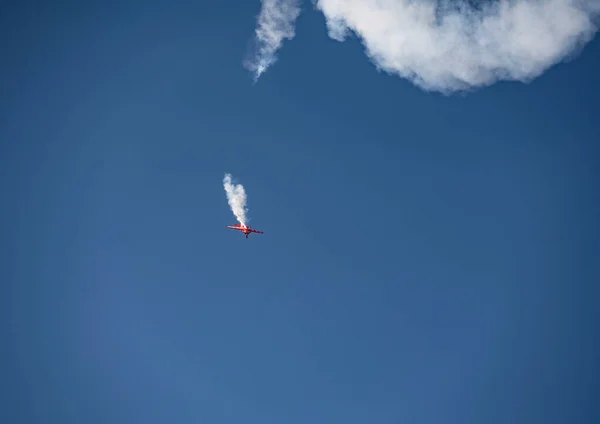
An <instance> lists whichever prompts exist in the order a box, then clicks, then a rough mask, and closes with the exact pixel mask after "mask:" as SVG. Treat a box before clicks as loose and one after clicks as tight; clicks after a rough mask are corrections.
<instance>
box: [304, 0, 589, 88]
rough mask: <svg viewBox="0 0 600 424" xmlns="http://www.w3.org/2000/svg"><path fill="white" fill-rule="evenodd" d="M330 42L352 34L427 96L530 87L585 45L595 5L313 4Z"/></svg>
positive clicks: (537, 0) (367, 0) (530, 0)
mask: <svg viewBox="0 0 600 424" xmlns="http://www.w3.org/2000/svg"><path fill="white" fill-rule="evenodd" d="M316 5H317V8H318V9H320V10H321V11H322V12H323V13H324V15H325V17H326V19H327V26H328V29H329V35H330V37H332V38H334V39H336V40H338V41H343V39H344V38H345V37H346V36H347V35H348V32H349V31H353V32H355V33H356V34H357V35H358V36H359V37H360V38H361V40H362V42H363V44H364V45H365V47H366V51H367V54H368V55H369V57H370V58H371V60H372V61H373V62H374V63H375V65H376V66H377V67H378V68H380V69H382V70H384V71H386V72H389V73H393V74H397V75H399V76H401V77H404V78H407V79H409V80H410V81H412V82H413V83H415V84H417V85H418V86H420V87H422V88H423V89H426V90H434V91H441V92H447V93H449V92H452V91H456V90H463V89H468V88H473V87H483V86H487V85H490V84H493V83H494V82H496V81H498V80H500V79H504V80H518V81H524V82H525V81H529V80H531V79H533V78H535V77H537V76H539V75H540V74H542V73H543V72H544V71H545V70H547V69H548V68H549V67H550V66H552V65H554V64H556V63H557V62H559V61H561V60H563V59H564V58H565V57H567V56H568V55H569V54H570V53H572V52H574V51H576V50H577V49H578V48H579V47H580V46H582V45H584V44H585V43H586V42H588V41H590V40H591V39H592V38H593V37H594V35H595V33H596V32H597V31H598V26H597V22H596V23H594V21H593V19H594V18H597V17H598V15H597V12H598V10H599V7H598V6H600V0H593V1H592V0H579V1H576V0H513V1H509V0H500V1H496V2H494V3H488V5H487V6H483V7H482V8H480V10H475V9H474V8H473V7H471V6H468V5H467V4H466V3H464V2H454V4H452V3H449V2H448V1H446V2H445V3H441V2H439V1H435V0H432V1H427V0H421V1H418V0H412V1H411V0H318V1H317V3H316Z"/></svg>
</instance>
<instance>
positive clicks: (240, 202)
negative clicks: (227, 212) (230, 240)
mask: <svg viewBox="0 0 600 424" xmlns="http://www.w3.org/2000/svg"><path fill="white" fill-rule="evenodd" d="M223 187H224V188H225V194H226V195H227V202H228V203H229V207H231V211H232V212H233V214H234V215H235V217H236V218H237V220H238V222H239V223H240V224H242V225H246V221H247V219H246V212H247V209H246V199H247V196H246V190H244V186H243V185H241V184H232V183H231V174H225V178H223Z"/></svg>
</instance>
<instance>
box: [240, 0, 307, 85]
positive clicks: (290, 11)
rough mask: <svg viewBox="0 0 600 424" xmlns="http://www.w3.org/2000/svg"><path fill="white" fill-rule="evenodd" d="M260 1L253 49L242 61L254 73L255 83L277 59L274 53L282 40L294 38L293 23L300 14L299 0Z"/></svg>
mask: <svg viewBox="0 0 600 424" xmlns="http://www.w3.org/2000/svg"><path fill="white" fill-rule="evenodd" d="M261 3H262V7H261V10H260V14H259V15H258V27H257V28H256V32H255V51H254V52H252V56H251V57H250V58H249V59H248V60H246V61H245V63H244V66H245V67H246V69H248V70H249V71H251V72H253V73H254V82H255V83H256V81H258V78H260V76H261V75H262V74H263V72H265V71H266V70H267V69H268V68H269V67H270V66H271V65H272V64H273V63H275V61H276V60H277V57H276V56H275V54H276V53H277V51H278V50H279V49H280V48H281V45H282V43H283V40H284V39H286V38H287V39H289V40H291V39H292V38H294V36H295V30H294V25H295V22H296V18H298V15H300V0H261Z"/></svg>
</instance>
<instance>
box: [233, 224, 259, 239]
mask: <svg viewBox="0 0 600 424" xmlns="http://www.w3.org/2000/svg"><path fill="white" fill-rule="evenodd" d="M227 228H231V229H232V230H239V231H241V232H242V233H244V234H246V238H248V234H250V233H256V234H264V233H263V232H262V231H258V230H255V229H254V228H252V227H248V226H246V225H243V224H233V225H228V226H227Z"/></svg>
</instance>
